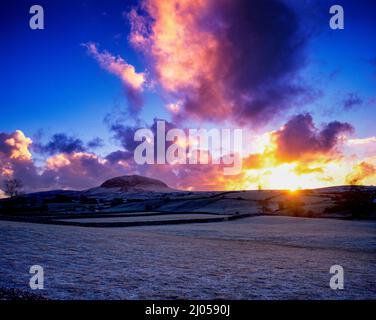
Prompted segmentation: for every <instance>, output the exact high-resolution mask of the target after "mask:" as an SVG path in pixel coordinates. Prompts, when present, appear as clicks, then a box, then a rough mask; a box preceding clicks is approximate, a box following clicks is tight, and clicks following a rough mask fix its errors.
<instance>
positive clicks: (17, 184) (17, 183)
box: [3, 179, 23, 198]
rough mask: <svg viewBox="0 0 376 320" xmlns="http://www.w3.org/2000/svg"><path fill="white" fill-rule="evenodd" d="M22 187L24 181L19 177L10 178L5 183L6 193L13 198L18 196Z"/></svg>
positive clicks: (4, 189)
mask: <svg viewBox="0 0 376 320" xmlns="http://www.w3.org/2000/svg"><path fill="white" fill-rule="evenodd" d="M22 187H23V184H22V181H21V180H19V179H8V180H6V181H4V183H3V191H4V193H5V194H6V195H7V196H9V197H11V198H13V197H16V196H18V195H19V194H20V193H21V189H22Z"/></svg>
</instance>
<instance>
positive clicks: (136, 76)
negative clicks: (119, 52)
mask: <svg viewBox="0 0 376 320" xmlns="http://www.w3.org/2000/svg"><path fill="white" fill-rule="evenodd" d="M84 46H85V47H86V49H87V52H88V54H89V55H90V56H92V57H93V58H94V59H95V60H97V62H98V63H99V65H100V66H101V68H103V69H104V70H106V71H108V72H109V73H112V74H114V75H116V76H117V77H119V78H120V80H121V81H122V83H123V85H124V88H125V93H126V96H127V99H128V102H129V104H130V106H129V107H130V110H131V111H132V112H137V111H138V110H139V109H140V108H141V107H142V105H143V99H142V95H141V93H142V92H143V90H144V87H145V85H146V73H145V72H137V71H136V69H135V67H134V66H133V65H131V64H129V63H127V62H126V61H125V60H124V59H123V58H121V57H120V56H117V57H115V56H113V55H112V54H111V53H109V52H108V51H103V52H100V51H99V50H98V47H97V45H96V44H94V43H86V44H84Z"/></svg>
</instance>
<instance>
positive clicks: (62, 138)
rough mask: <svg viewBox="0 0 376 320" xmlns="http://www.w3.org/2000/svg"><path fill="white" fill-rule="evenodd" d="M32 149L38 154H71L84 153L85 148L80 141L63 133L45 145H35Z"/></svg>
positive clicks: (54, 136) (53, 137) (56, 135)
mask: <svg viewBox="0 0 376 320" xmlns="http://www.w3.org/2000/svg"><path fill="white" fill-rule="evenodd" d="M33 149H34V150H35V151H37V152H40V153H45V154H56V153H72V152H81V151H86V147H85V145H84V143H83V141H82V140H81V139H78V138H74V137H70V136H68V135H67V134H65V133H56V134H54V135H53V136H52V138H51V140H50V141H49V142H47V143H46V144H42V143H39V142H37V143H35V145H34V146H33Z"/></svg>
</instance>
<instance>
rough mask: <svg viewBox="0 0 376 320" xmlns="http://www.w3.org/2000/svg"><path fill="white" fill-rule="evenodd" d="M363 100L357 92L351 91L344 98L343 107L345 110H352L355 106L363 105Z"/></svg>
mask: <svg viewBox="0 0 376 320" xmlns="http://www.w3.org/2000/svg"><path fill="white" fill-rule="evenodd" d="M362 104H363V100H362V99H361V98H360V97H359V95H358V94H357V93H355V92H352V93H349V94H348V95H347V97H346V98H345V99H344V100H343V108H344V109H345V110H351V109H353V108H355V107H358V106H361V105H362Z"/></svg>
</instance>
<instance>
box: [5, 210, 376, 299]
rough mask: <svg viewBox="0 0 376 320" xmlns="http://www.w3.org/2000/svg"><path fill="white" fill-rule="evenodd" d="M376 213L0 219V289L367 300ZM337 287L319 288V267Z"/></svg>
mask: <svg viewBox="0 0 376 320" xmlns="http://www.w3.org/2000/svg"><path fill="white" fill-rule="evenodd" d="M375 231H376V221H344V220H330V219H304V218H292V217H252V218H247V219H243V220H238V221H232V222H222V223H209V224H185V225H169V226H150V227H133V228H103V229H101V228H82V227H68V226H54V225H39V224H28V223H18V222H7V221H0V252H1V255H0V275H1V276H0V287H11V288H18V289H24V290H27V288H28V283H29V277H30V276H31V275H29V273H28V271H29V267H30V266H31V265H34V264H39V265H41V266H43V267H44V271H45V290H44V291H43V294H44V295H47V296H48V297H50V298H55V299H176V298H190V299H218V298H228V299H366V298H367V299H375V298H376V255H375V252H376V236H375V235H376V232H375ZM334 264H340V265H342V266H343V268H344V270H345V289H344V290H337V291H334V290H332V289H330V288H329V280H330V276H331V275H330V274H329V268H330V266H332V265H334Z"/></svg>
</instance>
